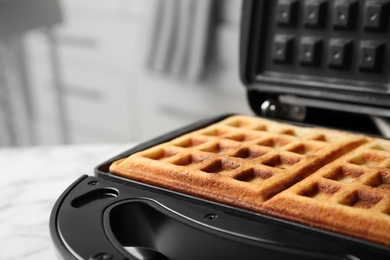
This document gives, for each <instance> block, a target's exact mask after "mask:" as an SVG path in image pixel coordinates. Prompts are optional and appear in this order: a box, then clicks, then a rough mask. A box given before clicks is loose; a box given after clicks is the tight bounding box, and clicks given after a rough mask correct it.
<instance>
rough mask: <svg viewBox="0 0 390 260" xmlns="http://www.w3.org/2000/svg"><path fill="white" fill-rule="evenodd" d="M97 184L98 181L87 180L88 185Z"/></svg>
mask: <svg viewBox="0 0 390 260" xmlns="http://www.w3.org/2000/svg"><path fill="white" fill-rule="evenodd" d="M97 184H99V182H98V181H90V182H88V185H91V186H95V185H97Z"/></svg>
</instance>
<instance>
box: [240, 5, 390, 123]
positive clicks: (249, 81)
mask: <svg viewBox="0 0 390 260" xmlns="http://www.w3.org/2000/svg"><path fill="white" fill-rule="evenodd" d="M389 14H390V0H381V1H379V0H375V1H374V0H313V1H306V0H277V1H275V0H244V3H243V9H242V19H241V22H242V23H241V39H240V74H241V79H242V81H243V82H244V84H245V85H246V87H247V88H248V90H249V91H248V92H249V93H252V92H255V93H257V95H258V93H261V94H262V95H261V96H262V97H263V96H267V95H271V96H272V95H273V96H277V97H278V98H279V100H284V101H286V102H292V103H294V102H295V103H297V102H299V103H303V104H306V105H308V106H317V105H323V106H325V105H326V104H328V106H330V107H332V104H340V106H341V107H340V108H343V107H342V106H347V108H351V109H350V110H354V109H356V108H357V107H360V108H361V107H364V108H366V109H367V110H363V111H362V112H364V113H370V114H377V115H381V116H389V114H390V113H389V110H390V73H389V71H390V15H389ZM249 95H251V94H249ZM327 102H328V103H327ZM329 104H330V105H329ZM336 107H337V106H336Z"/></svg>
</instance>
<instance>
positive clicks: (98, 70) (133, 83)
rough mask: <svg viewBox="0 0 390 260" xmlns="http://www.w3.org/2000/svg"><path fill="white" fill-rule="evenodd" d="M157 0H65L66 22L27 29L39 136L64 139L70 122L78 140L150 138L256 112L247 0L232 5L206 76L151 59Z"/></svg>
mask: <svg viewBox="0 0 390 260" xmlns="http://www.w3.org/2000/svg"><path fill="white" fill-rule="evenodd" d="M156 1H158V0H147V1H146V0H144V1H136V0H116V1H113V0H63V1H61V7H62V11H63V15H64V22H63V23H62V24H61V25H59V26H57V27H55V28H51V29H49V33H48V30H46V29H40V30H35V31H32V32H30V33H29V34H27V35H26V37H25V46H26V50H27V53H28V70H29V80H30V85H31V89H32V92H33V104H34V114H35V118H34V119H35V127H36V132H37V133H39V134H37V138H38V143H40V144H54V143H61V142H62V141H63V140H62V137H61V130H63V129H64V127H65V129H67V134H68V136H69V141H70V142H71V143H92V142H129V141H142V140H146V139H149V138H151V137H154V136H157V135H159V134H162V133H164V132H166V131H169V130H173V129H175V128H177V127H180V126H183V125H186V124H188V123H191V122H194V121H195V120H198V119H201V118H205V117H210V116H212V115H218V114H222V113H228V112H236V113H250V111H249V108H248V105H247V102H246V97H245V88H244V86H242V83H241V82H240V79H239V75H238V71H239V70H238V53H239V50H238V47H239V46H238V41H239V39H238V37H239V13H240V3H241V1H240V0H230V1H226V4H225V5H224V8H223V10H222V11H223V15H222V21H220V24H219V25H218V27H217V30H216V34H217V35H216V42H215V47H214V50H215V51H214V53H212V55H213V57H214V65H213V66H212V67H211V68H210V71H209V73H208V74H209V75H208V76H207V78H206V80H205V81H203V82H187V81H180V80H177V79H175V78H173V77H170V75H156V73H154V72H153V71H150V70H149V69H148V68H147V67H146V66H145V64H146V56H147V55H146V53H147V51H148V48H149V46H150V43H149V41H150V37H149V36H150V28H151V22H152V21H153V19H152V15H153V14H154V11H153V8H154V6H155V4H156ZM50 35H51V37H52V38H50ZM50 39H51V40H50ZM53 61H54V62H53ZM58 85H59V86H60V87H61V89H62V90H61V93H60V94H61V99H62V101H63V104H64V113H63V114H64V115H65V120H64V122H65V124H66V126H61V125H60V123H61V120H60V118H59V117H61V115H62V113H61V107H60V106H59V104H58V102H57V93H58V92H56V91H57V87H58Z"/></svg>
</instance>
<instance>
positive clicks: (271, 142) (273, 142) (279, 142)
mask: <svg viewBox="0 0 390 260" xmlns="http://www.w3.org/2000/svg"><path fill="white" fill-rule="evenodd" d="M289 143H290V141H289V140H287V139H284V138H280V137H272V138H267V139H263V140H260V141H259V142H256V144H257V145H260V146H267V147H273V148H281V147H283V146H285V145H287V144H289Z"/></svg>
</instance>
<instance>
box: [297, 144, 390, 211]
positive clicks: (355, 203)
mask: <svg viewBox="0 0 390 260" xmlns="http://www.w3.org/2000/svg"><path fill="white" fill-rule="evenodd" d="M293 189H294V191H293V192H295V194H297V195H300V196H305V197H308V198H312V199H316V200H321V201H325V202H327V203H328V204H335V205H344V206H347V207H353V208H359V209H363V210H368V211H372V212H377V213H379V214H385V215H387V216H390V141H385V140H381V141H378V140H374V141H371V142H369V143H368V144H366V145H364V146H361V147H359V148H358V149H356V150H355V151H353V152H351V153H349V154H347V155H345V156H343V157H342V158H340V159H338V160H336V161H334V162H333V163H331V164H330V165H328V167H324V168H323V169H321V170H320V171H318V172H316V173H314V174H313V175H311V176H310V177H308V178H306V179H305V180H303V181H302V182H301V183H300V184H299V185H297V187H294V188H293Z"/></svg>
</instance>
